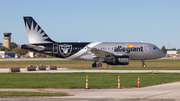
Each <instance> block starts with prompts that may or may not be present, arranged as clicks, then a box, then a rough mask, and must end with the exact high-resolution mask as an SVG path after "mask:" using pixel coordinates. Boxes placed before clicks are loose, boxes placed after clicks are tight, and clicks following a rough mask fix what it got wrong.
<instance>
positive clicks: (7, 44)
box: [4, 33, 11, 48]
mask: <svg viewBox="0 0 180 101" xmlns="http://www.w3.org/2000/svg"><path fill="white" fill-rule="evenodd" d="M4 46H5V47H7V48H11V33H4Z"/></svg>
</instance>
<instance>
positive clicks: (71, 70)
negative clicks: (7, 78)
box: [0, 68, 180, 73]
mask: <svg viewBox="0 0 180 101" xmlns="http://www.w3.org/2000/svg"><path fill="white" fill-rule="evenodd" d="M84 72H86V73H180V70H88V69H87V70H73V69H67V68H57V70H39V71H26V69H25V68H21V69H20V72H18V73H84ZM0 73H9V68H0Z"/></svg>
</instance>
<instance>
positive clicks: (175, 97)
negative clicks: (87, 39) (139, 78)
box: [0, 82, 180, 101]
mask: <svg viewBox="0 0 180 101" xmlns="http://www.w3.org/2000/svg"><path fill="white" fill-rule="evenodd" d="M179 85H180V82H174V83H168V84H162V85H156V86H150V87H143V88H123V89H0V91H28V92H65V93H69V94H71V95H73V96H63V97H18V98H19V99H18V98H16V99H17V100H20V101H21V100H22V101H23V100H25V99H26V100H28V99H31V100H39V101H51V100H54V101H69V100H74V101H77V100H80V101H92V100H93V101H94V100H95V101H98V100H103V101H104V100H106V101H110V100H114V101H139V100H140V101H154V100H155V101H179V100H180V96H179V95H180V86H179ZM0 100H15V99H13V98H12V97H10V98H0Z"/></svg>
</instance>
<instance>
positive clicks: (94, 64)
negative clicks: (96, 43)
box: [92, 61, 102, 67]
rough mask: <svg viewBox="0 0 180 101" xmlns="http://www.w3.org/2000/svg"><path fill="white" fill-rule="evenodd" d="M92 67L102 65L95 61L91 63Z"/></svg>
mask: <svg viewBox="0 0 180 101" xmlns="http://www.w3.org/2000/svg"><path fill="white" fill-rule="evenodd" d="M92 67H102V64H101V63H98V64H96V61H95V62H94V63H93V64H92Z"/></svg>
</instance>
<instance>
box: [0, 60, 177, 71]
mask: <svg viewBox="0 0 180 101" xmlns="http://www.w3.org/2000/svg"><path fill="white" fill-rule="evenodd" d="M92 63H93V62H92V61H78V60H77V61H76V60H69V61H64V60H63V61H60V60H56V61H0V68H9V67H21V68H25V67H26V66H28V65H30V64H31V65H34V66H38V65H40V64H43V65H45V66H49V65H56V66H58V67H63V68H64V67H66V68H69V69H111V70H180V59H156V60H147V61H145V63H146V65H147V67H146V68H143V67H142V62H141V61H140V60H131V61H130V64H129V65H126V66H121V65H117V66H109V68H107V66H106V64H105V63H103V67H102V68H92V67H91V65H92Z"/></svg>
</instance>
